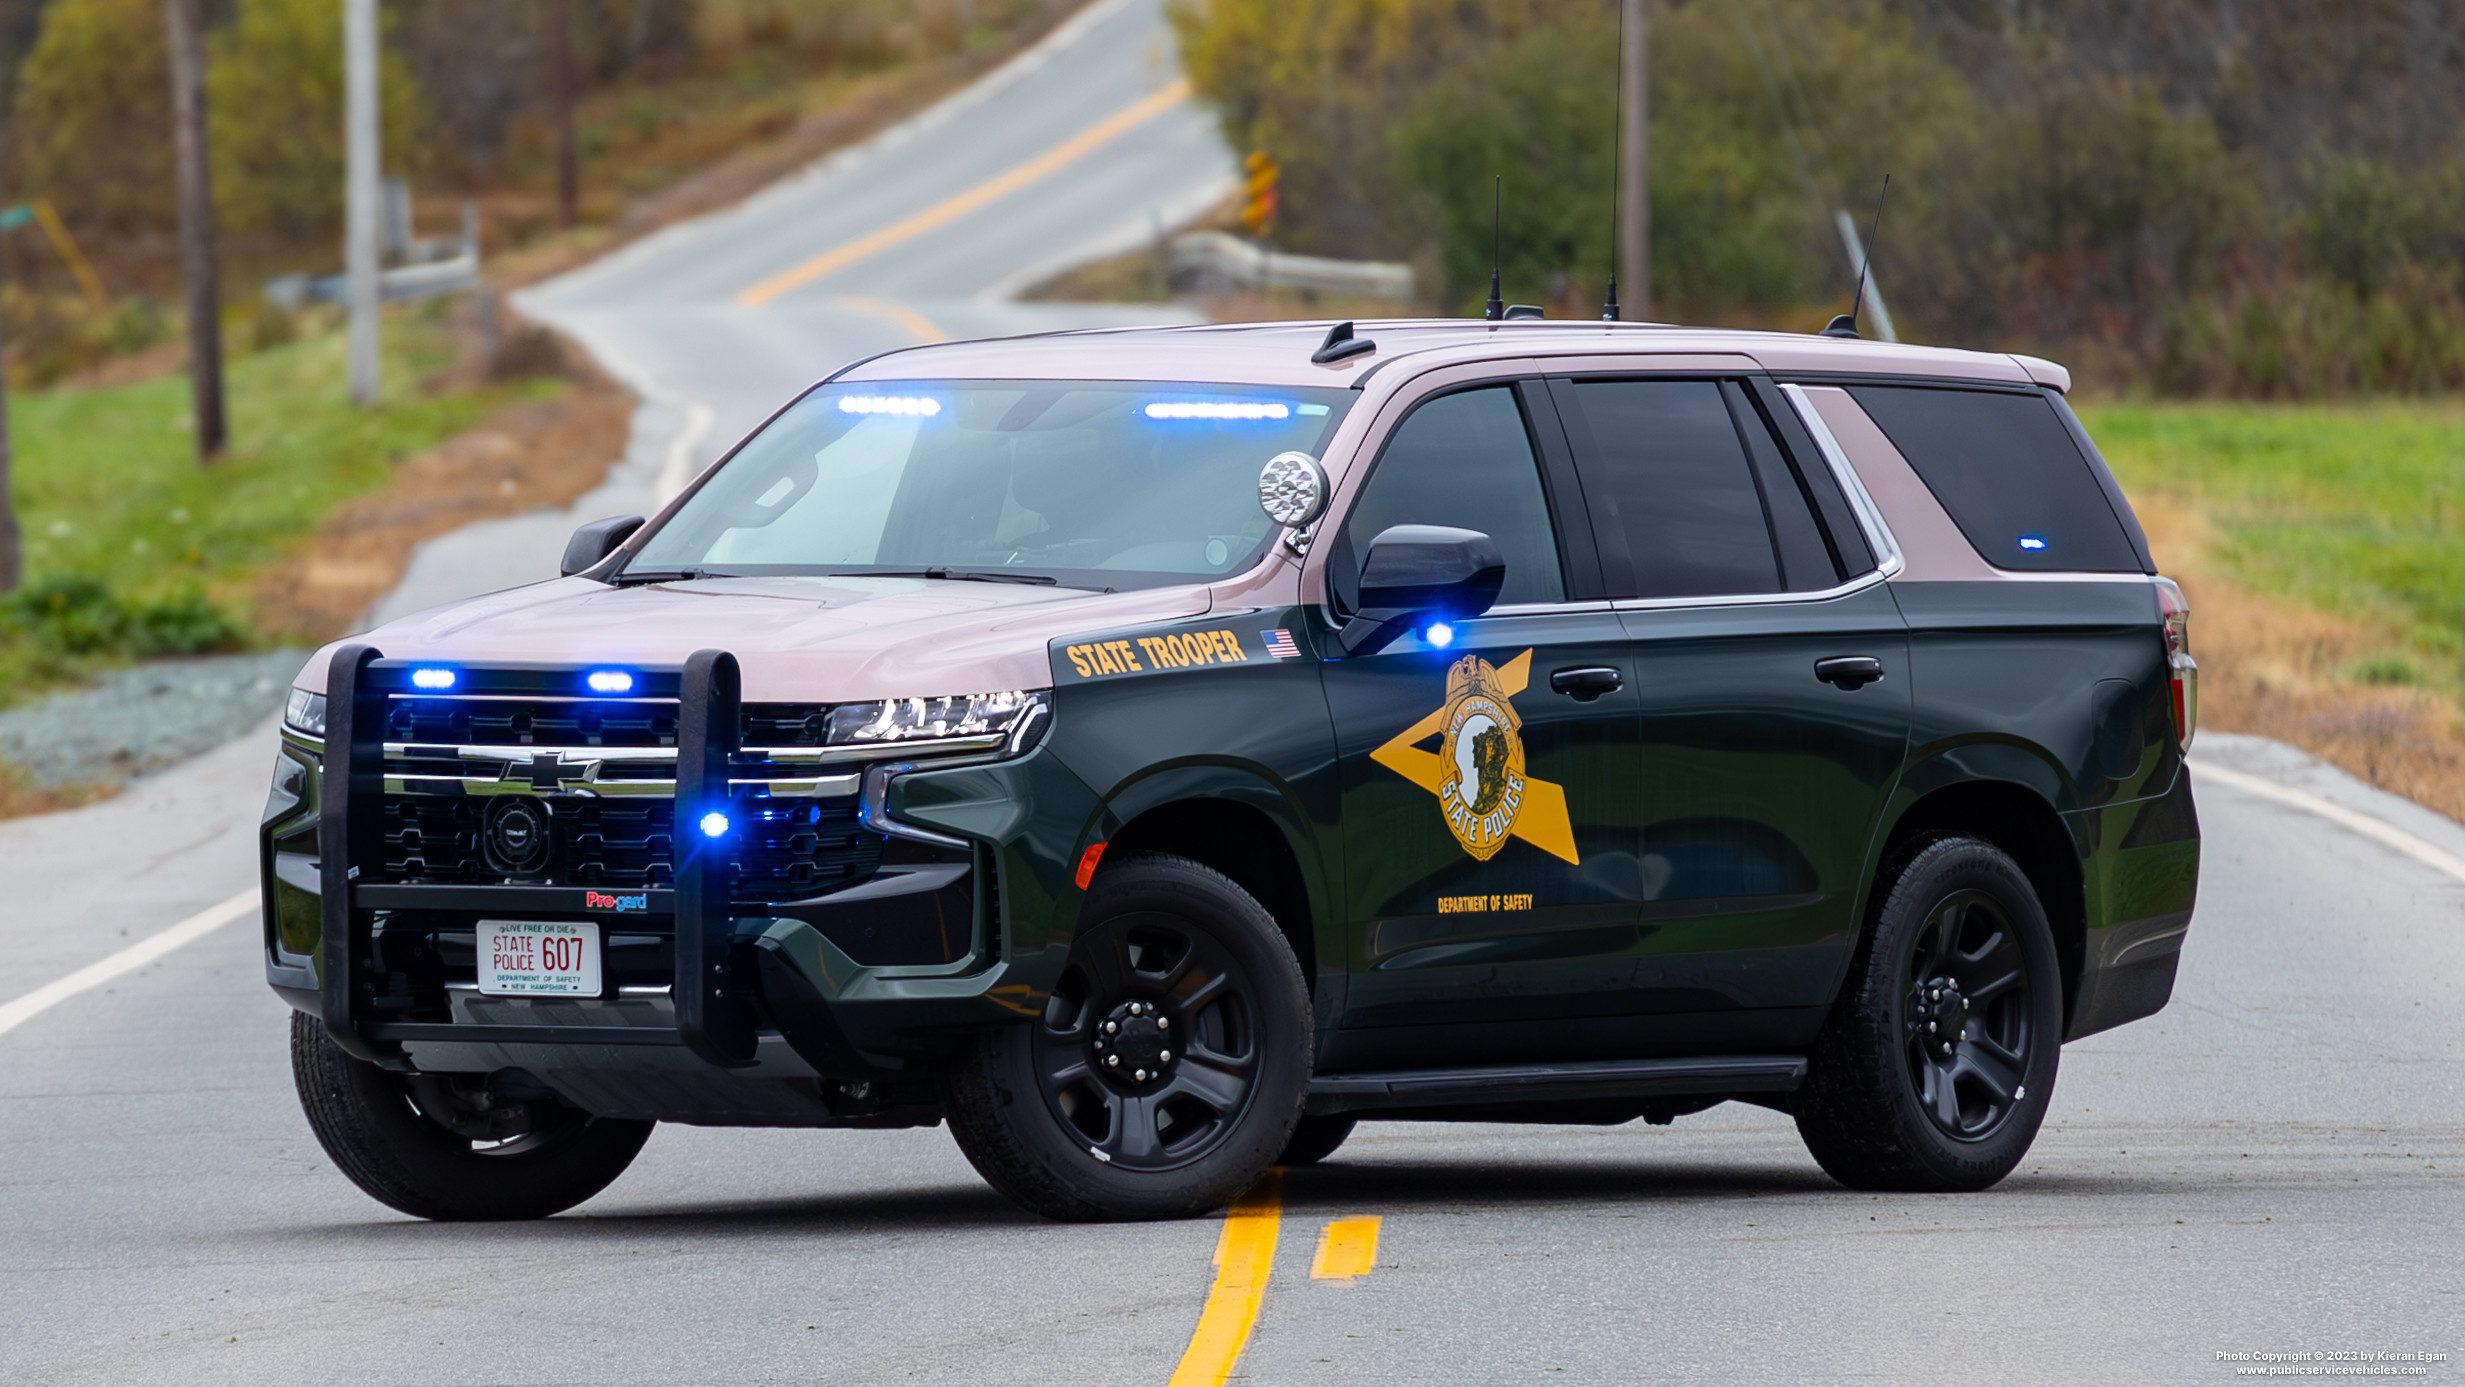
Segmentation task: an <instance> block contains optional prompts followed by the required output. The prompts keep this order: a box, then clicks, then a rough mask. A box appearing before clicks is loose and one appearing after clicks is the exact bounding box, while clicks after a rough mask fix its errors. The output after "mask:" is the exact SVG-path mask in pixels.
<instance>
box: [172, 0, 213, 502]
mask: <svg viewBox="0 0 2465 1387" xmlns="http://www.w3.org/2000/svg"><path fill="white" fill-rule="evenodd" d="M203 9H204V7H203V6H202V5H200V4H199V3H198V0H163V16H164V19H165V21H166V22H167V23H168V24H169V25H170V29H171V35H170V38H171V149H172V158H173V159H174V160H175V161H176V162H177V163H178V165H179V185H180V277H181V278H182V279H183V280H185V281H187V288H188V397H189V412H190V413H191V414H193V415H195V416H196V420H197V460H198V461H199V462H201V463H204V462H212V461H213V460H214V459H215V458H216V457H217V456H219V455H220V454H221V453H222V450H223V445H224V444H225V443H226V442H227V441H228V435H227V433H226V430H225V428H224V422H223V304H222V299H223V296H222V284H221V279H220V276H219V273H218V271H217V269H216V267H215V264H214V185H213V182H212V176H211V173H210V172H209V170H208V167H207V151H206V143H205V34H204V32H203V31H204V29H205V14H204V12H203Z"/></svg>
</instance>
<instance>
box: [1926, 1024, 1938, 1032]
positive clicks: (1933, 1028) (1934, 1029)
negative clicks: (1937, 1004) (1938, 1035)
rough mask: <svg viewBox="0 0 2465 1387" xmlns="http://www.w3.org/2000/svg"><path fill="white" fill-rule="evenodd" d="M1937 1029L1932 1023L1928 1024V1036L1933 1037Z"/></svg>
mask: <svg viewBox="0 0 2465 1387" xmlns="http://www.w3.org/2000/svg"><path fill="white" fill-rule="evenodd" d="M1936 1029H1937V1027H1936V1026H1935V1024H1934V1023H1933V1022H1932V1021H1929V1022H1927V1023H1926V1034H1928V1035H1932V1034H1934V1033H1935V1031H1936Z"/></svg>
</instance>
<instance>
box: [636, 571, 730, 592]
mask: <svg viewBox="0 0 2465 1387" xmlns="http://www.w3.org/2000/svg"><path fill="white" fill-rule="evenodd" d="M725 576H726V575H725V574H720V573H713V572H711V571H710V570H709V569H707V568H634V569H627V570H626V571H625V572H623V573H619V574H617V575H616V576H615V577H613V578H610V579H609V580H608V581H609V582H610V583H613V584H615V585H616V586H617V587H620V588H629V587H633V586H635V585H636V584H640V583H690V582H692V581H694V580H695V579H697V578H720V577H725Z"/></svg>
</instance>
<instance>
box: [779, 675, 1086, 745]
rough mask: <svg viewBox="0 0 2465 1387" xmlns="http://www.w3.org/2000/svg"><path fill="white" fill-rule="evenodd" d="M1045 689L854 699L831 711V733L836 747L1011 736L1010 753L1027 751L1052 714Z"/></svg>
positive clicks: (828, 732) (831, 743)
mask: <svg viewBox="0 0 2465 1387" xmlns="http://www.w3.org/2000/svg"><path fill="white" fill-rule="evenodd" d="M1049 698H1050V694H1049V693H1048V692H1047V691H1046V690H1043V689H1009V690H1005V691H1003V692H1001V693H983V694H959V695H956V696H953V697H948V698H888V699H883V700H881V701H880V702H878V703H848V704H842V705H840V706H839V707H836V708H833V709H831V710H830V725H829V729H828V731H827V732H826V734H825V737H826V739H827V741H828V742H829V744H830V745H832V746H866V745H875V746H881V745H896V744H899V743H902V742H915V741H924V740H928V739H938V738H943V737H983V736H991V735H995V734H1006V735H1007V736H1008V738H1009V740H1008V741H1007V742H1006V743H1005V744H1004V748H1003V749H1004V751H1005V752H1006V753H1008V754H1010V755H1013V756H1015V755H1017V754H1018V753H1020V752H1022V751H1024V750H1026V749H1027V747H1028V746H1029V745H1031V744H1032V743H1033V741H1034V738H1035V736H1036V733H1037V732H1038V731H1039V730H1040V729H1041V727H1042V724H1043V722H1044V720H1045V718H1046V717H1047V716H1048V715H1049V713H1050V712H1051V706H1050V703H1049V702H1048V700H1049Z"/></svg>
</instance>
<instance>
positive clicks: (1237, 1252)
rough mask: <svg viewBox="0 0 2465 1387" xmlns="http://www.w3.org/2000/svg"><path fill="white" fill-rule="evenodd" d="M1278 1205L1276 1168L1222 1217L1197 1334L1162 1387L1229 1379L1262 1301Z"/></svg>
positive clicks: (1217, 1384)
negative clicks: (1212, 1280) (1211, 1281)
mask: <svg viewBox="0 0 2465 1387" xmlns="http://www.w3.org/2000/svg"><path fill="white" fill-rule="evenodd" d="M1283 1205H1284V1172H1283V1169H1282V1168H1281V1167H1278V1168H1276V1169H1274V1170H1270V1171H1268V1172H1267V1175H1266V1178H1265V1179H1263V1180H1260V1181H1259V1182H1258V1183H1257V1184H1255V1185H1252V1186H1250V1188H1249V1192H1248V1193H1246V1194H1244V1195H1242V1196H1241V1197H1240V1198H1239V1199H1238V1200H1235V1201H1234V1202H1233V1206H1232V1208H1231V1209H1229V1210H1227V1211H1226V1213H1225V1215H1224V1232H1223V1234H1222V1236H1220V1237H1218V1238H1217V1239H1216V1242H1215V1285H1214V1287H1213V1288H1211V1289H1210V1290H1209V1291H1208V1292H1207V1305H1206V1308H1205V1309H1203V1310H1200V1311H1199V1312H1198V1328H1197V1330H1196V1331H1194V1332H1193V1333H1192V1334H1191V1335H1190V1347H1189V1349H1188V1350H1187V1351H1185V1352H1184V1353H1183V1354H1182V1355H1181V1366H1180V1367H1178V1368H1175V1369H1173V1376H1172V1380H1171V1382H1170V1383H1169V1384H1167V1387H1223V1383H1224V1379H1226V1378H1228V1377H1230V1376H1232V1370H1233V1364H1234V1363H1235V1362H1236V1361H1237V1360H1239V1358H1240V1357H1241V1346H1242V1345H1244V1344H1246V1343H1248V1342H1249V1341H1250V1328H1251V1326H1253V1325H1255V1324H1257V1323H1258V1306H1259V1302H1260V1301H1262V1300H1264V1299H1265V1298H1266V1295H1267V1273H1268V1272H1269V1271H1271V1270H1273V1269H1274V1267H1275V1237H1276V1233H1277V1231H1278V1230H1279V1228H1280V1227H1281V1225H1282V1223H1283V1220H1284V1207H1283Z"/></svg>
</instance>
